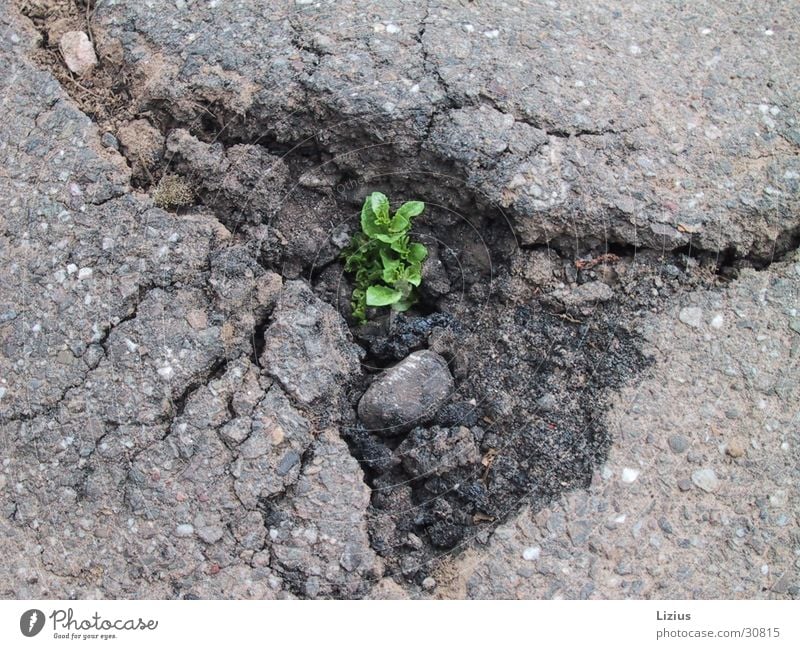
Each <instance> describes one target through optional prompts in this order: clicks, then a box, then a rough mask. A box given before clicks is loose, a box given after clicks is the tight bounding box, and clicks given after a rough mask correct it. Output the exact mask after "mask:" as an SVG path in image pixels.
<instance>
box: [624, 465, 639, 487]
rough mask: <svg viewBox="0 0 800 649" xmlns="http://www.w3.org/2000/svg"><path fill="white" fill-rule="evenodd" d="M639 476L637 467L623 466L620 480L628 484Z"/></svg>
mask: <svg viewBox="0 0 800 649" xmlns="http://www.w3.org/2000/svg"><path fill="white" fill-rule="evenodd" d="M638 477H639V469H630V468H628V467H625V468H624V469H622V481H623V482H626V483H628V484H630V483H631V482H634V481H635V480H636V478H638Z"/></svg>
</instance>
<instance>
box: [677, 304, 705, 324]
mask: <svg viewBox="0 0 800 649" xmlns="http://www.w3.org/2000/svg"><path fill="white" fill-rule="evenodd" d="M678 320H680V321H681V322H682V323H683V324H685V325H687V326H689V327H692V328H694V329H697V328H698V327H700V326H701V325H702V324H703V310H702V309H699V308H698V307H696V306H687V307H684V308H682V309H681V311H680V313H679V314H678Z"/></svg>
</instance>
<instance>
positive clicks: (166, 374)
mask: <svg viewBox="0 0 800 649" xmlns="http://www.w3.org/2000/svg"><path fill="white" fill-rule="evenodd" d="M158 375H159V376H160V377H161V378H162V379H164V380H165V381H169V380H170V379H171V378H172V377H173V376H175V370H173V369H172V367H171V366H170V365H165V366H164V367H159V368H158Z"/></svg>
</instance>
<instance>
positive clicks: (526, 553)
mask: <svg viewBox="0 0 800 649" xmlns="http://www.w3.org/2000/svg"><path fill="white" fill-rule="evenodd" d="M541 553H542V549H541V548H537V547H530V548H525V549H524V550H523V551H522V558H523V559H525V561H536V560H537V559H538V558H539V555H540V554H541Z"/></svg>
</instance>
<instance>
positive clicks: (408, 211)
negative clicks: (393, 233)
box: [394, 201, 425, 221]
mask: <svg viewBox="0 0 800 649" xmlns="http://www.w3.org/2000/svg"><path fill="white" fill-rule="evenodd" d="M424 209H425V203H423V202H422V201H408V202H407V203H403V204H402V205H401V206H400V207H398V208H397V211H396V212H395V213H394V215H395V217H396V216H398V215H400V216H402V217H403V218H405V219H408V220H409V221H410V220H411V219H413V218H414V217H415V216H419V215H420V214H422V210H424Z"/></svg>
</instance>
